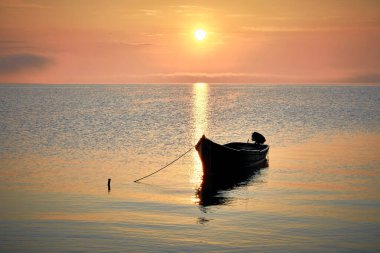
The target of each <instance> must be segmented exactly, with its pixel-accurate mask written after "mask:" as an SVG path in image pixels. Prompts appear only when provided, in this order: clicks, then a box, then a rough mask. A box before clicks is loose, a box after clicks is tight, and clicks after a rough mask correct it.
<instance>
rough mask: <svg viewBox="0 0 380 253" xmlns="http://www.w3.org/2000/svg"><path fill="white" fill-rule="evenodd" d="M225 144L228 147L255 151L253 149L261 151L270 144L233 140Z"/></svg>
mask: <svg viewBox="0 0 380 253" xmlns="http://www.w3.org/2000/svg"><path fill="white" fill-rule="evenodd" d="M223 146H225V147H228V148H233V149H236V150H249V151H253V150H257V151H260V150H263V149H265V148H266V147H268V145H263V144H257V143H244V142H231V143H227V144H224V145H223Z"/></svg>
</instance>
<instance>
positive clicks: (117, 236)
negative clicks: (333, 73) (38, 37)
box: [0, 83, 380, 252]
mask: <svg viewBox="0 0 380 253" xmlns="http://www.w3.org/2000/svg"><path fill="white" fill-rule="evenodd" d="M379 105H380V87H376V86H372V87H359V86H358V87H355V86H302V87H301V86H254V85H208V84H202V83H198V84H193V85H119V86H114V85H1V86H0V203H1V208H0V252H125V251H130V252H187V251H198V252H204V251H210V252H219V251H222V252H252V251H259V252H337V251H339V252H378V251H379V250H380V243H379V241H378V238H379V236H380V127H379V126H380V106H379ZM253 131H259V132H261V133H263V134H264V135H265V136H266V138H267V141H268V144H269V145H270V146H271V149H270V151H269V165H268V167H266V168H263V169H261V170H260V171H259V172H257V173H255V174H254V175H252V176H251V177H249V178H246V179H245V180H243V181H241V182H239V184H238V185H236V186H231V187H229V188H226V189H221V190H219V191H217V192H215V194H214V195H213V196H206V198H203V197H202V195H199V194H198V191H197V189H198V188H199V187H200V185H201V184H202V168H201V163H200V161H199V158H198V155H197V153H196V151H191V153H190V154H188V155H187V156H185V157H184V158H183V159H181V160H179V161H178V162H177V163H175V164H173V165H172V166H170V167H169V168H167V169H165V170H163V171H161V172H160V173H158V174H156V175H154V176H152V177H150V178H147V179H145V180H144V181H142V182H141V183H133V180H135V179H137V178H139V177H142V176H144V175H147V174H149V173H150V172H152V171H154V170H157V169H159V168H161V167H162V166H164V165H165V164H167V163H168V162H170V161H172V160H173V159H175V158H176V157H177V156H179V155H180V154H182V153H184V152H185V151H186V150H188V149H189V148H190V147H191V146H192V145H194V144H195V143H196V141H197V140H198V139H199V138H200V137H201V135H202V134H203V133H205V134H206V136H208V137H209V138H211V139H213V140H215V141H217V142H220V143H226V142H229V141H243V142H245V141H246V140H247V139H248V138H249V137H250V134H251V132H253ZM108 178H111V179H112V181H111V190H110V191H108V189H107V179H108Z"/></svg>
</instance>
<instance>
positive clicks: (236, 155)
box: [195, 136, 269, 177]
mask: <svg viewBox="0 0 380 253" xmlns="http://www.w3.org/2000/svg"><path fill="white" fill-rule="evenodd" d="M233 147H236V148H233ZM195 148H196V150H197V151H198V154H199V157H200V158H201V161H202V165H203V175H204V176H213V177H214V176H226V175H236V174H239V173H244V172H246V171H247V170H252V169H254V168H255V167H257V165H259V164H261V163H263V161H265V160H266V158H267V154H268V151H269V146H268V145H262V144H253V143H251V144H249V143H229V144H225V145H220V144H217V143H215V142H213V141H211V140H209V139H207V138H206V137H205V136H202V138H201V139H200V140H199V142H198V143H197V145H196V147H195Z"/></svg>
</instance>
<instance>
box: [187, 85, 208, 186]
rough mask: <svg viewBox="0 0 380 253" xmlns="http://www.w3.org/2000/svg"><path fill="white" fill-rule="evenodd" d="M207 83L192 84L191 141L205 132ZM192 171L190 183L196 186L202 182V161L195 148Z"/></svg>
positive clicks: (197, 138)
mask: <svg viewBox="0 0 380 253" xmlns="http://www.w3.org/2000/svg"><path fill="white" fill-rule="evenodd" d="M208 89H209V87H208V84H207V83H195V84H194V85H193V124H194V125H193V129H194V132H193V143H196V142H197V141H198V140H199V138H200V137H201V136H202V135H203V134H205V133H206V132H207V116H208ZM193 163H194V166H193V171H192V173H191V178H190V180H191V183H193V184H194V185H195V187H198V186H199V185H200V184H201V182H202V174H203V172H202V163H201V160H200V159H199V156H198V153H197V151H196V150H194V151H193Z"/></svg>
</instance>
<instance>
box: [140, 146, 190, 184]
mask: <svg viewBox="0 0 380 253" xmlns="http://www.w3.org/2000/svg"><path fill="white" fill-rule="evenodd" d="M193 148H194V146H192V147H191V148H189V150H187V151H186V152H185V153H183V154H182V155H180V156H179V157H177V158H176V159H174V160H173V161H171V162H170V163H168V164H166V165H165V166H164V167H162V168H160V169H158V170H156V171H155V172H152V173H150V174H149V175H147V176H144V177H142V178H139V179H136V180H135V181H133V182H135V183H137V182H138V181H140V180H143V179H145V178H147V177H150V176H152V175H154V174H156V173H157V172H159V171H161V170H163V169H165V168H167V167H169V166H170V165H172V164H173V163H175V162H176V161H178V160H179V159H180V158H181V157H183V156H185V155H186V154H187V153H189V152H190V151H191V150H192V149H193Z"/></svg>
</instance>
